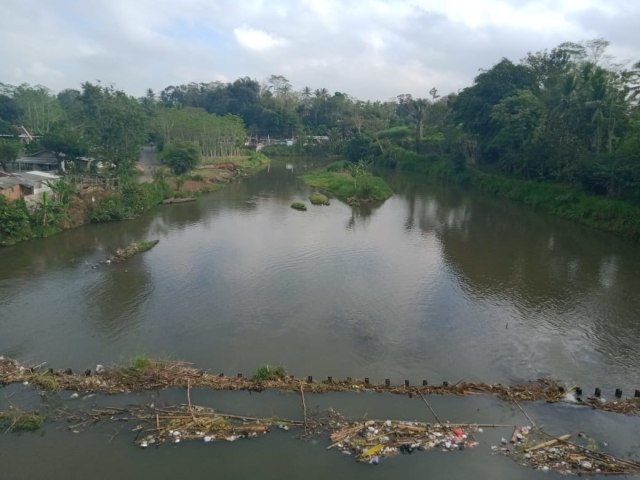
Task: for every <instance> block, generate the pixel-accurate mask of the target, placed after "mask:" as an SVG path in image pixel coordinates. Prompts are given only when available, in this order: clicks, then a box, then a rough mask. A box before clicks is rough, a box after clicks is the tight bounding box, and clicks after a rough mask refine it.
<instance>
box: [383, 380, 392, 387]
mask: <svg viewBox="0 0 640 480" xmlns="http://www.w3.org/2000/svg"><path fill="white" fill-rule="evenodd" d="M384 385H385V386H386V387H390V386H391V380H390V379H388V378H385V379H384Z"/></svg>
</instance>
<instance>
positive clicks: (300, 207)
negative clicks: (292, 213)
mask: <svg viewBox="0 0 640 480" xmlns="http://www.w3.org/2000/svg"><path fill="white" fill-rule="evenodd" d="M291 208H293V209H294V210H300V211H301V212H306V211H307V206H306V205H305V204H304V203H302V202H293V203H292V204H291Z"/></svg>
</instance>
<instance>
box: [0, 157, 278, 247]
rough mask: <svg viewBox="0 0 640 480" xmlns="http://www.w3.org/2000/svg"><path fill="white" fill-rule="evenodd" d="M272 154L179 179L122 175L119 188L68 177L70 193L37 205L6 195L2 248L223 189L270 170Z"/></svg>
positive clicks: (0, 205)
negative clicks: (76, 181)
mask: <svg viewBox="0 0 640 480" xmlns="http://www.w3.org/2000/svg"><path fill="white" fill-rule="evenodd" d="M269 161H270V160H269V158H268V157H266V156H265V155H263V154H260V153H257V154H252V155H248V156H245V157H240V158H239V159H237V160H234V161H230V160H229V159H225V161H224V162H214V163H212V164H209V165H206V167H209V168H206V169H195V170H193V171H191V172H187V173H186V174H184V175H181V176H179V177H176V176H174V175H171V174H169V173H167V172H164V173H161V174H157V175H155V178H154V180H153V181H152V182H149V183H139V182H138V181H137V179H136V178H135V177H129V178H121V179H120V181H119V186H118V187H117V188H112V189H105V188H102V187H90V188H88V189H81V188H79V187H77V186H75V185H73V184H71V183H69V182H68V181H67V180H66V179H65V180H63V182H64V183H65V185H68V187H69V188H68V189H67V191H65V192H63V193H56V194H54V195H51V196H50V197H48V198H47V199H46V200H43V201H41V202H40V203H38V204H35V205H30V206H29V205H27V203H26V202H25V201H24V200H17V201H8V200H7V199H6V198H5V197H4V196H2V195H0V246H8V245H14V244H16V243H19V242H23V241H26V240H30V239H33V238H44V237H48V236H51V235H54V234H56V233H59V232H61V231H63V230H67V229H70V228H76V227H79V226H82V225H86V224H88V223H105V222H113V221H120V220H126V219H130V218H134V217H136V216H138V215H140V214H142V213H144V212H146V211H148V210H149V209H151V208H153V207H155V206H157V205H159V204H160V203H162V202H163V200H165V199H168V198H175V197H178V198H179V197H185V196H197V195H202V194H204V193H210V192H214V191H217V190H220V189H221V188H223V187H224V185H225V184H226V183H229V182H231V181H234V180H236V179H237V178H240V177H242V176H247V175H251V174H254V173H256V172H258V171H259V170H261V169H263V168H265V167H266V166H267V164H268V163H269Z"/></svg>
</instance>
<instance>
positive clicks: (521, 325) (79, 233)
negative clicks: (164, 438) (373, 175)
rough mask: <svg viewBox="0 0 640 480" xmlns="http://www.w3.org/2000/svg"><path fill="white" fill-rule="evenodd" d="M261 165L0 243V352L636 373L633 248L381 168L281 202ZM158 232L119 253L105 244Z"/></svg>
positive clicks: (424, 370)
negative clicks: (141, 247)
mask: <svg viewBox="0 0 640 480" xmlns="http://www.w3.org/2000/svg"><path fill="white" fill-rule="evenodd" d="M288 162H289V163H290V164H291V165H292V166H293V168H286V164H285V163H284V162H283V163H279V162H273V164H272V165H271V168H270V169H269V170H268V171H264V172H262V173H260V174H258V175H256V176H254V177H251V178H247V179H244V180H243V181H242V182H240V183H236V184H231V185H228V186H227V187H226V188H225V189H224V190H223V191H221V192H217V193H215V194H211V195H206V196H203V197H201V198H199V199H198V200H197V201H196V202H193V203H188V204H179V205H170V206H162V207H158V208H156V209H154V210H153V211H151V212H149V213H148V214H146V215H144V216H142V217H140V218H138V219H136V220H132V221H127V222H121V223H114V224H108V225H99V226H89V227H86V228H81V229H77V230H75V231H69V232H65V233H63V234H61V235H58V236H56V237H52V238H50V239H46V240H41V241H35V242H30V243H26V244H23V245H18V246H15V247H11V248H7V249H3V250H0V265H1V266H2V268H1V269H0V307H1V309H0V331H1V332H2V335H0V353H3V354H6V355H12V356H17V357H19V358H21V359H26V360H34V361H35V360H37V361H38V362H40V361H47V362H49V364H50V365H52V366H54V367H66V366H71V367H73V368H87V367H91V366H94V365H95V363H98V362H99V363H109V362H116V361H123V360H126V359H127V358H128V357H131V356H133V355H136V354H139V353H146V354H149V355H155V356H163V357H164V356H169V357H173V358H183V359H186V360H189V361H192V362H195V363H196V364H197V365H199V366H202V367H204V368H210V369H218V370H220V371H225V372H232V373H235V372H243V373H246V374H249V373H251V372H253V371H254V370H255V369H256V367H257V366H259V365H261V364H264V363H270V364H282V365H284V366H286V367H287V368H288V369H289V370H290V371H291V372H292V373H294V374H298V375H314V376H316V377H323V376H326V375H332V376H334V377H339V376H347V375H349V376H368V377H370V378H372V379H375V380H382V379H384V378H392V379H393V380H394V381H397V382H401V381H402V380H404V379H405V378H406V379H411V380H412V381H420V380H421V379H428V380H430V381H442V380H450V381H457V380H460V379H467V380H486V381H524V380H529V379H532V378H538V377H539V376H553V377H557V378H561V379H565V380H567V381H576V382H580V383H581V384H584V385H585V386H586V385H592V384H598V386H602V387H607V386H614V387H617V386H621V387H625V388H626V390H627V391H628V390H629V389H630V388H637V386H638V385H640V380H639V372H638V366H637V364H636V361H635V358H634V351H635V350H634V349H635V346H636V345H637V343H638V341H639V340H640V326H639V325H638V322H637V313H636V312H638V311H639V309H640V298H639V296H638V295H636V293H635V292H636V291H637V290H638V287H640V284H639V282H640V278H638V276H637V272H638V271H640V264H639V262H640V257H639V256H638V255H637V253H638V251H637V246H634V245H631V244H627V243H625V242H622V241H619V240H616V239H612V238H611V237H608V236H606V235H604V234H600V233H598V232H594V231H590V230H588V229H586V228H583V227H580V226H576V225H573V224H570V223H567V222H564V221H561V220H558V219H554V218H550V217H547V216H543V215H540V214H537V213H536V212H532V211H530V210H529V209H527V208H524V207H521V206H518V205H513V204H511V203H509V202H506V201H503V200H496V199H492V198H488V197H483V196H479V195H474V194H471V193H468V192H464V191H460V190H458V189H455V188H443V187H441V186H440V187H438V186H434V185H431V184H429V183H427V182H425V181H417V180H416V179H415V178H414V179H409V178H406V177H402V176H400V175H394V176H390V177H389V181H390V183H391V184H392V186H393V188H394V191H395V192H396V194H395V195H394V196H393V197H392V198H390V199H389V200H387V201H386V202H385V203H384V204H383V205H378V206H373V207H366V208H365V207H361V208H359V209H352V208H350V207H349V206H347V205H345V204H344V203H342V202H340V201H338V200H336V199H333V200H332V202H331V205H330V206H329V207H316V206H309V210H308V211H307V212H297V211H294V210H292V209H291V208H290V207H289V206H290V204H291V203H292V202H293V201H306V202H307V203H308V201H307V197H308V195H309V193H310V190H309V189H308V188H307V187H305V186H304V185H303V184H302V183H301V182H300V181H299V180H298V179H297V175H299V174H300V173H302V172H304V171H305V170H307V169H309V168H314V167H316V166H318V165H320V164H321V163H322V162H321V161H319V160H314V159H300V160H296V161H292V160H288ZM145 238H158V239H160V243H159V244H158V246H157V247H156V248H154V249H153V250H151V251H149V252H146V253H144V254H142V255H140V256H138V257H135V258H133V259H131V260H129V261H128V262H126V263H124V264H120V265H109V266H106V265H103V266H99V267H98V268H92V267H93V266H95V265H96V264H97V263H98V262H100V261H101V260H103V259H104V258H106V257H107V256H109V255H110V254H111V253H112V252H113V251H114V250H115V249H116V248H118V247H121V246H123V245H127V244H128V243H130V242H132V241H135V240H140V239H145Z"/></svg>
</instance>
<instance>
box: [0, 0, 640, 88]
mask: <svg viewBox="0 0 640 480" xmlns="http://www.w3.org/2000/svg"><path fill="white" fill-rule="evenodd" d="M638 25H640V1H638V0H602V1H601V0H535V1H534V0H531V1H529V0H368V1H365V0H268V1H266V0H265V1H262V0H179V1H176V0H173V1H171V2H169V1H165V0H55V1H53V0H2V13H1V15H0V82H3V83H9V84H20V83H24V82H26V83H31V84H43V85H46V86H48V87H50V88H51V89H52V90H54V91H58V90H61V89H63V88H78V87H79V86H80V83H81V82H83V81H86V80H89V81H95V80H101V81H102V82H103V83H112V84H115V85H116V86H117V87H119V88H122V89H124V90H126V91H127V92H128V93H130V94H132V95H136V96H140V95H142V94H143V93H144V91H145V90H146V89H147V88H153V89H154V90H156V91H159V90H162V89H163V88H164V87H166V86H168V85H176V84H181V83H189V82H210V81H214V80H220V81H233V80H235V79H236V78H238V77H242V76H249V77H252V78H255V79H257V80H259V81H263V80H265V79H266V78H267V77H269V75H271V74H276V75H284V76H285V77H287V78H288V79H289V81H290V82H291V83H292V84H293V86H294V88H295V89H302V87H304V86H306V85H308V86H310V87H311V88H313V89H315V88H322V87H326V88H327V89H329V91H330V92H334V91H342V92H346V93H349V94H351V95H353V96H355V97H357V98H360V99H380V100H386V99H389V98H392V97H394V96H396V95H398V94H400V93H411V94H413V95H415V96H427V92H428V91H429V90H430V89H431V88H432V87H434V86H435V87H437V88H438V89H439V91H440V92H441V93H448V92H451V91H457V90H458V89H459V88H462V87H464V86H467V85H469V84H470V83H471V82H472V80H473V77H474V76H475V75H476V74H477V73H478V70H479V69H481V68H489V67H491V66H492V65H493V64H495V63H496V62H498V61H499V60H500V59H501V58H502V57H507V58H510V59H512V60H514V61H517V60H519V59H521V58H522V57H524V56H525V55H526V53H527V52H528V51H539V50H543V49H545V48H553V47H554V46H557V45H558V44H559V43H561V42H564V41H581V40H588V39H593V38H599V37H604V38H606V39H607V40H609V41H610V42H611V43H612V46H611V48H610V53H612V54H614V55H615V57H616V59H617V60H619V61H631V60H633V61H637V60H640V28H639V27H638Z"/></svg>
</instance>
